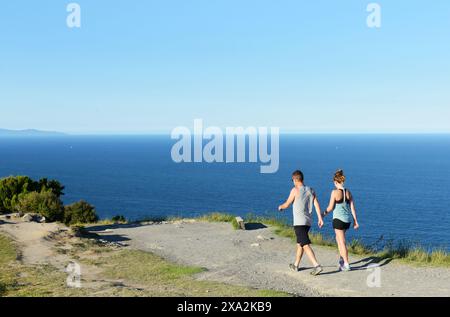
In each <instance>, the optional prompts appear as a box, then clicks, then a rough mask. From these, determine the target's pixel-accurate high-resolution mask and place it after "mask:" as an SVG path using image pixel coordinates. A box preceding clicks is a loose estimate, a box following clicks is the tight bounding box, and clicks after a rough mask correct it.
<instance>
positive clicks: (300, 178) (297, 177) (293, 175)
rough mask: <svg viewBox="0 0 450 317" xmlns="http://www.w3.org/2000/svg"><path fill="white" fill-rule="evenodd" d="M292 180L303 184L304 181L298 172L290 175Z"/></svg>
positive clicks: (301, 173) (301, 174)
mask: <svg viewBox="0 0 450 317" xmlns="http://www.w3.org/2000/svg"><path fill="white" fill-rule="evenodd" d="M292 178H293V179H295V180H297V181H300V182H303V180H304V176H303V172H302V171H300V170H296V171H295V172H294V173H292Z"/></svg>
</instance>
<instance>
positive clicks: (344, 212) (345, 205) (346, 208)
mask: <svg viewBox="0 0 450 317" xmlns="http://www.w3.org/2000/svg"><path fill="white" fill-rule="evenodd" d="M341 190H342V189H341ZM343 192H344V193H343V195H344V198H343V199H342V203H340V204H338V203H336V206H335V207H334V210H333V219H339V220H340V221H342V222H346V223H351V222H352V220H353V216H352V212H351V211H350V202H349V201H348V200H347V197H346V196H347V190H345V189H344V190H343Z"/></svg>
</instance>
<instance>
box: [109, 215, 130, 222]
mask: <svg viewBox="0 0 450 317" xmlns="http://www.w3.org/2000/svg"><path fill="white" fill-rule="evenodd" d="M111 221H113V222H115V223H125V222H127V219H126V218H125V217H124V216H122V215H117V216H114V217H112V218H111Z"/></svg>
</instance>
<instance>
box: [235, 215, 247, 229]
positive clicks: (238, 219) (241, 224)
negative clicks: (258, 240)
mask: <svg viewBox="0 0 450 317" xmlns="http://www.w3.org/2000/svg"><path fill="white" fill-rule="evenodd" d="M236 222H237V224H238V226H239V229H242V230H245V222H244V219H242V217H236Z"/></svg>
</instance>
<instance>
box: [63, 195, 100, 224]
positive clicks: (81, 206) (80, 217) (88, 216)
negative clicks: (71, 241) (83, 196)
mask: <svg viewBox="0 0 450 317" xmlns="http://www.w3.org/2000/svg"><path fill="white" fill-rule="evenodd" d="M97 220H98V216H97V213H96V212H95V207H94V206H92V205H90V204H89V203H87V202H86V201H84V200H80V201H79V202H76V203H73V204H71V205H68V206H66V207H65V208H64V223H65V224H66V225H73V224H77V223H92V222H96V221H97Z"/></svg>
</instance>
